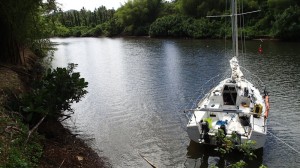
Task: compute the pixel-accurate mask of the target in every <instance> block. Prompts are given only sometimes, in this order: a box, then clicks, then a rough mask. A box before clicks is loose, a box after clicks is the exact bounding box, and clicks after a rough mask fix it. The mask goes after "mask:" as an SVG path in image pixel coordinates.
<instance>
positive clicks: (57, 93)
mask: <svg viewBox="0 0 300 168" xmlns="http://www.w3.org/2000/svg"><path fill="white" fill-rule="evenodd" d="M75 67H76V65H75V64H69V65H68V67H67V68H56V69H54V70H52V69H48V71H47V74H46V75H45V76H43V78H42V80H41V81H38V82H37V83H35V86H33V87H34V89H33V90H32V91H31V92H29V93H26V94H24V95H23V96H22V98H21V103H22V104H23V108H22V111H23V114H24V116H26V119H27V121H28V122H33V123H36V122H37V120H39V119H40V118H41V117H42V116H47V117H48V118H52V119H56V120H57V119H59V118H60V117H69V116H70V114H72V113H73V109H72V108H71V104H72V103H73V102H79V101H80V99H81V98H82V97H83V96H84V95H85V94H86V93H87V91H86V90H85V88H86V87H87V86H88V83H87V82H86V81H85V80H84V78H80V73H78V72H73V70H74V68H75Z"/></svg>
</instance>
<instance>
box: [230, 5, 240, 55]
mask: <svg viewBox="0 0 300 168" xmlns="http://www.w3.org/2000/svg"><path fill="white" fill-rule="evenodd" d="M231 27H232V50H233V56H236V57H238V56H239V52H238V49H239V46H238V26H237V4H236V0H231Z"/></svg>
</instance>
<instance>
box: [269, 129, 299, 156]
mask: <svg viewBox="0 0 300 168" xmlns="http://www.w3.org/2000/svg"><path fill="white" fill-rule="evenodd" d="M267 132H268V133H269V134H270V135H272V136H273V137H274V138H276V139H277V140H279V141H280V142H281V143H283V144H285V145H286V146H287V147H289V148H290V149H292V150H293V151H295V152H296V153H298V154H299V155H300V151H298V150H297V149H295V148H294V147H292V146H291V145H289V144H288V143H286V142H284V141H283V140H282V139H280V138H279V137H277V136H276V135H274V134H273V133H271V132H270V131H267Z"/></svg>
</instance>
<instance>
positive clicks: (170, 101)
mask: <svg viewBox="0 0 300 168" xmlns="http://www.w3.org/2000/svg"><path fill="white" fill-rule="evenodd" d="M52 41H54V42H57V43H58V46H57V51H56V52H55V54H54V61H53V66H54V67H56V66H66V65H67V64H68V63H71V62H72V63H77V64H78V68H77V71H79V72H81V75H82V76H83V77H84V78H85V79H86V80H87V81H88V82H89V87H88V91H89V93H88V94H87V95H86V97H85V98H84V99H83V100H82V101H81V102H80V103H78V104H75V105H74V109H75V114H74V115H73V117H72V121H69V122H67V123H65V124H66V126H68V127H70V128H71V130H73V132H74V133H78V134H80V136H81V137H82V138H83V139H86V140H87V142H88V143H89V144H90V145H91V146H92V147H93V148H95V149H96V150H97V151H98V153H99V155H100V156H105V157H107V158H109V162H110V163H111V164H112V166H113V167H150V166H149V165H148V164H147V163H146V162H145V160H143V158H142V157H141V156H140V154H141V155H143V156H144V157H145V158H147V159H148V160H149V161H151V162H152V163H153V164H154V165H156V166H157V167H207V165H212V164H216V163H217V162H218V157H215V156H213V155H209V154H206V149H204V148H203V147H202V146H199V145H196V144H193V143H190V140H189V138H188V136H187V133H186V129H185V125H186V123H187V120H186V118H185V115H184V114H183V110H184V109H185V108H188V105H189V104H190V102H191V100H195V99H196V98H197V96H198V94H199V89H200V88H199V87H200V86H201V85H202V84H203V83H205V82H206V80H208V79H210V78H211V77H213V76H215V75H217V74H225V73H226V71H228V70H229V59H230V58H231V56H230V50H229V49H228V48H230V42H229V41H228V42H227V44H226V45H227V47H225V45H224V41H222V40H202V41H201V40H175V39H171V40H167V39H166V40H163V39H148V38H113V39H111V38H66V39H60V38H54V39H52ZM259 44H260V41H249V42H247V45H246V46H247V47H246V51H247V54H246V55H244V56H242V57H240V58H239V60H240V63H241V65H242V66H244V67H245V68H247V69H248V70H250V71H251V72H252V73H254V74H256V75H257V76H259V77H260V78H261V79H262V81H264V83H265V84H266V85H267V89H268V90H269V92H270V95H271V97H270V103H271V112H270V116H269V122H268V123H269V124H268V125H269V131H270V133H271V134H274V135H276V136H277V137H278V138H280V139H282V140H283V141H284V142H286V143H287V144H289V145H290V146H291V147H293V148H294V150H297V151H299V150H300V146H299V144H300V124H299V120H300V96H299V93H300V81H299V79H300V73H299V72H300V66H299V65H300V43H283V42H271V41H265V42H263V43H262V45H263V49H264V53H263V54H262V55H259V54H257V49H258V46H259ZM250 59H251V61H249V60H250ZM271 134H268V137H267V143H266V145H265V148H264V149H263V154H262V155H259V156H258V158H257V165H259V164H261V163H263V164H265V165H267V166H268V167H300V160H299V158H300V153H297V152H295V151H294V150H292V149H290V148H288V147H287V146H286V145H284V144H283V143H282V142H281V141H279V140H278V139H277V138H275V137H273V136H272V135H271ZM253 167H255V164H254V166H253Z"/></svg>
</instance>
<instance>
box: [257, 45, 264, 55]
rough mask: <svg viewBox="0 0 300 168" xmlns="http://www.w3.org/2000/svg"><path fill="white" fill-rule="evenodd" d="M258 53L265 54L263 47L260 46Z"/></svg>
mask: <svg viewBox="0 0 300 168" xmlns="http://www.w3.org/2000/svg"><path fill="white" fill-rule="evenodd" d="M258 52H259V53H260V54H261V53H262V52H263V49H262V47H261V45H259V48H258Z"/></svg>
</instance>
